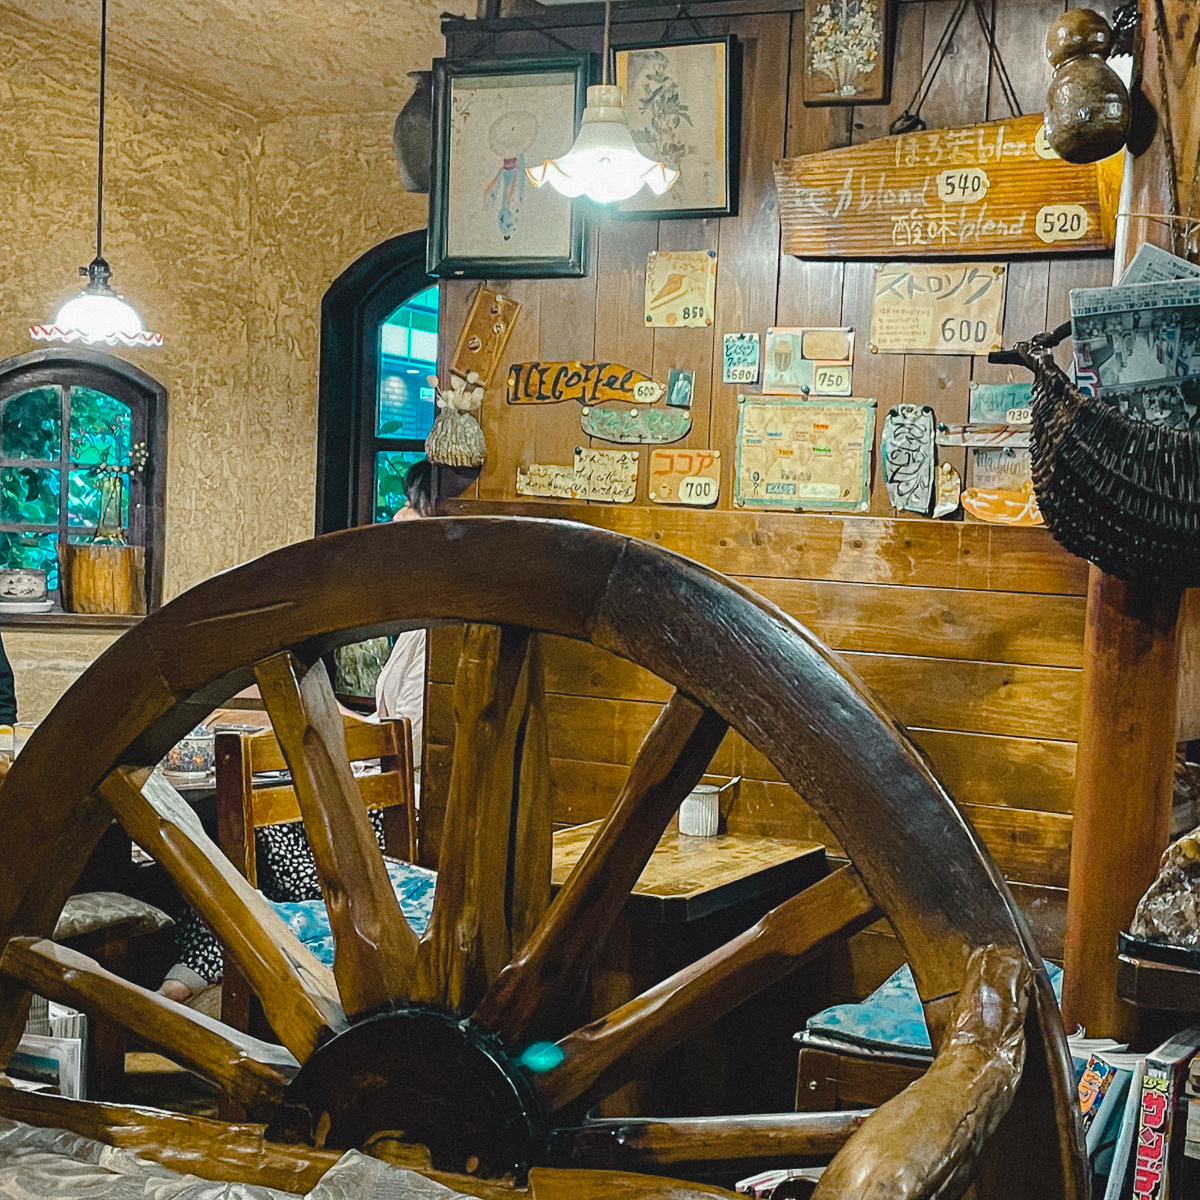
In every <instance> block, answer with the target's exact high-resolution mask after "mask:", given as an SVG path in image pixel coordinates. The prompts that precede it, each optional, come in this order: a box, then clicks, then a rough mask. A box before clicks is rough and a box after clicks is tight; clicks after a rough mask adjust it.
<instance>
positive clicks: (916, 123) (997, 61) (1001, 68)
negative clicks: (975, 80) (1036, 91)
mask: <svg viewBox="0 0 1200 1200" xmlns="http://www.w3.org/2000/svg"><path fill="white" fill-rule="evenodd" d="M968 5H970V6H972V7H973V8H974V10H975V17H976V20H978V22H979V28H980V29H981V30H982V31H983V36H984V40H985V41H986V42H987V47H988V71H989V74H990V72H991V71H992V70H993V69H994V70H995V72H996V77H997V79H998V80H999V81H1000V90H1001V92H1002V93H1003V94H1004V102H1005V103H1006V104H1007V105H1008V108H1009V111H1010V112H1011V113H1012V115H1013V116H1014V117H1019V116H1021V115H1022V112H1021V105H1020V102H1019V101H1018V100H1017V92H1016V89H1015V88H1014V87H1013V83H1012V79H1011V78H1010V77H1009V74H1008V68H1007V67H1006V66H1005V65H1004V58H1003V56H1002V55H1001V53H1000V48H999V47H998V46H997V45H996V30H995V26H994V25H993V24H992V23H991V21H990V20H989V19H988V16H987V14H986V13H985V12H984V8H983V0H958V4H957V5H956V6H955V9H954V11H953V12H952V13H951V14H950V19H949V20H948V21H947V22H946V28H945V29H943V30H942V36H941V37H940V38H939V39H938V44H937V45H936V46H935V47H934V50H933V54H931V55H930V57H929V62H928V63H927V64H926V66H925V70H924V72H923V73H922V75H921V82H920V83H918V84H917V90H916V91H915V92H913V95H912V99H911V100H910V101H909V102H908V104H907V106H906V107H905V109H904V111H903V112H902V113H901V114H900V115H899V116H898V117H897V118H896V119H895V120H894V121H893V122H892V123H891V125H889V126H888V133H892V134H900V133H914V132H916V131H917V130H921V129H926V128H928V127H927V126H926V124H925V122H924V120H922V118H921V109H922V108H923V107H924V105H925V101H926V100H928V99H929V93H930V92H931V91H932V90H933V85H934V83H935V82H936V80H937V76H938V72H939V71H940V70H941V69H942V63H944V62H945V61H946V58H947V56H948V55H949V53H950V51H951V49H952V48H953V46H954V36H955V34H957V33H958V27H959V26H960V25H961V24H962V19H963V17H964V16H966V14H967V7H968Z"/></svg>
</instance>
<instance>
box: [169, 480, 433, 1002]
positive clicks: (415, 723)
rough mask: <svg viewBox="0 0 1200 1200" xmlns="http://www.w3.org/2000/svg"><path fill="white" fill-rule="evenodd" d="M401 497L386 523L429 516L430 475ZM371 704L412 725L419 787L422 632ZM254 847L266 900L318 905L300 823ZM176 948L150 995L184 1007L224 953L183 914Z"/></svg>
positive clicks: (377, 815)
mask: <svg viewBox="0 0 1200 1200" xmlns="http://www.w3.org/2000/svg"><path fill="white" fill-rule="evenodd" d="M404 491H405V498H406V501H407V502H406V503H405V505H404V507H403V508H402V509H400V511H399V512H398V513H397V514H396V515H395V516H394V517H393V518H392V520H394V521H411V520H416V519H418V518H420V517H428V516H432V515H433V513H434V501H433V469H432V467H431V465H430V464H429V462H428V461H427V460H426V459H422V460H421V461H420V462H418V463H414V464H413V466H412V467H411V468H410V469H409V472H408V475H407V476H406V478H405V481H404ZM375 703H376V705H377V712H376V716H377V717H407V718H408V719H409V721H411V722H412V738H413V762H414V764H415V765H416V768H417V780H418V781H419V779H420V773H419V772H420V762H421V760H420V753H421V727H422V724H423V723H424V718H425V630H423V629H413V630H410V631H408V632H407V633H402V634H400V635H399V636H398V637H397V638H396V644H395V645H394V646H393V647H392V653H391V656H390V657H389V658H388V661H387V662H386V664H385V665H384V667H383V670H382V671H381V672H380V673H379V682H378V684H377V685H376V690H375ZM418 786H419V784H418ZM419 794H420V793H419V790H418V796H419ZM368 816H369V817H370V819H371V824H372V826H373V828H374V830H375V838H376V840H377V841H378V842H379V845H380V848H381V849H382V847H383V814H382V813H381V812H377V811H376V812H371V813H369V814H368ZM254 844H255V853H256V854H257V855H258V863H259V872H258V887H259V890H260V891H261V892H262V894H263V895H264V896H266V898H267V899H268V900H272V901H276V902H284V903H295V902H298V901H305V900H320V899H321V886H320V881H319V879H318V878H317V869H316V864H315V863H314V862H313V854H312V848H311V847H310V846H309V844H308V835H307V834H306V833H305V832H304V826H303V825H302V824H301V823H300V822H298V821H297V822H293V823H290V824H287V825H268V826H266V827H264V828H261V829H256V830H255V831H254ZM176 943H177V946H178V952H179V961H178V962H177V963H176V964H175V965H174V966H173V967H172V968H171V969H170V970H169V971H168V972H167V976H166V978H165V979H164V980H163V982H162V986H161V987H160V988H159V989H158V990H159V992H161V993H162V994H163V995H164V996H167V997H169V998H170V999H172V1000H178V1001H179V1002H180V1003H184V1002H186V1001H187V1000H189V999H191V997H192V996H193V995H195V994H196V993H197V992H200V991H202V990H203V989H204V988H206V987H208V986H210V985H211V984H215V983H219V982H220V981H221V975H222V972H223V970H224V954H223V951H222V949H221V944H220V942H218V941H217V939H216V938H215V937H214V936H213V934H212V933H211V932H210V930H209V928H208V926H207V925H205V924H204V922H203V921H202V920H201V919H200V918H199V916H197V915H196V913H195V912H194V911H193V910H192V909H191V908H188V909H187V910H186V911H185V912H184V914H183V916H182V917H181V918H180V919H179V921H178V923H177V925H176Z"/></svg>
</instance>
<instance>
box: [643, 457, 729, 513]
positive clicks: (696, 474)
mask: <svg viewBox="0 0 1200 1200" xmlns="http://www.w3.org/2000/svg"><path fill="white" fill-rule="evenodd" d="M720 493H721V452H720V450H651V451H650V499H651V500H653V501H654V503H655V504H687V505H691V506H692V507H694V508H708V507H709V506H711V505H713V504H716V502H717V497H718V496H719V495H720Z"/></svg>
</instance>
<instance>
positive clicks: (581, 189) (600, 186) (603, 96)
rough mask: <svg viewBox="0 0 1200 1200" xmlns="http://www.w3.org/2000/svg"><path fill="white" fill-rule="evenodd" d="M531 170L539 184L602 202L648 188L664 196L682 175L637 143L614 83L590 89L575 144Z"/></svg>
mask: <svg viewBox="0 0 1200 1200" xmlns="http://www.w3.org/2000/svg"><path fill="white" fill-rule="evenodd" d="M525 173H526V174H527V175H528V176H529V178H530V181H531V182H532V183H533V185H534V187H543V186H544V185H545V184H547V183H548V184H550V186H551V187H552V188H554V190H555V191H556V192H559V193H561V194H562V195H564V196H571V197H572V198H573V197H575V196H586V197H587V198H588V199H589V200H595V201H596V202H597V203H599V204H612V203H614V202H615V201H617V200H628V199H629V198H630V197H631V196H636V195H637V194H638V192H640V191H641V190H642V188H643V187H648V188H649V189H650V190H651V191H652V192H653V193H654V194H655V195H656V196H661V195H662V194H663V193H664V192H665V191H667V189H668V188H670V186H671V185H672V184H673V183H674V182H675V180H677V179H678V178H679V172H678V170H676V169H675V168H674V167H668V166H667V165H666V163H661V162H655V161H654V160H653V159H652V158H647V157H646V156H645V155H644V154H642V153H641V151H640V150H638V148H637V146H635V145H634V142H633V135H632V134H631V133H630V132H629V122H628V120H627V118H626V116H625V94H624V92H622V90H621V89H620V88H619V87H612V86H610V85H608V84H594V85H593V86H592V87H589V88H588V90H587V107H586V108H585V109H584V110H583V122H582V124H581V125H580V127H579V134H578V136H577V137H576V138H575V144H574V145H573V146H572V147H571V149H570V150H569V151H568V152H567V153H566V154H564V155H563V156H562V157H561V158H551V159H547V160H546V161H545V162H544V163H542V165H541V166H539V167H529V168H527V169H526V172H525Z"/></svg>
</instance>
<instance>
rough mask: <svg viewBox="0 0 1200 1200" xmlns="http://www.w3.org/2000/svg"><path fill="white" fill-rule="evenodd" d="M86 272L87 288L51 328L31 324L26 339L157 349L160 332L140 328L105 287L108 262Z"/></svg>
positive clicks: (108, 276) (94, 262)
mask: <svg viewBox="0 0 1200 1200" xmlns="http://www.w3.org/2000/svg"><path fill="white" fill-rule="evenodd" d="M80 271H81V273H86V275H87V277H88V285H87V287H85V288H84V289H83V291H82V292H80V293H79V295H78V296H76V297H75V298H74V299H72V300H68V301H67V302H66V304H64V305H63V306H62V308H60V309H59V310H58V316H57V317H55V318H54V324H53V325H33V326H31V327H30V330H29V336H30V337H32V338H33V340H34V341H35V342H85V343H87V344H88V345H89V346H97V345H103V346H116V345H121V346H161V345H162V344H163V339H162V334H161V333H150V332H149V331H148V330H145V329H143V328H142V319H141V317H139V316H138V315H137V313H136V312H135V311H134V309H133V308H132V307H131V306H130V305H128V304H126V303H125V301H124V300H122V299H121V297H120V296H118V295H116V294H115V293H114V292H113V290H112V288H111V287H109V285H108V281H109V279H111V278H112V272H111V271H110V270H109V266H108V263H106V262H105V261H104V259H102V258H96V259H93V260H92V263H91V265H90V266H89V267H87V268H86V271H85V269H84V268H80Z"/></svg>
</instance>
